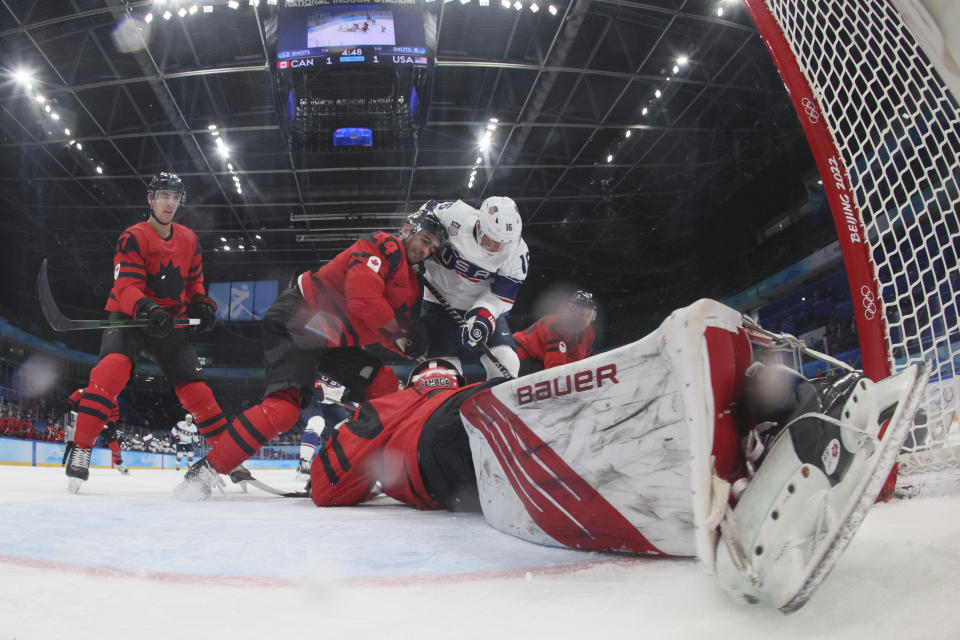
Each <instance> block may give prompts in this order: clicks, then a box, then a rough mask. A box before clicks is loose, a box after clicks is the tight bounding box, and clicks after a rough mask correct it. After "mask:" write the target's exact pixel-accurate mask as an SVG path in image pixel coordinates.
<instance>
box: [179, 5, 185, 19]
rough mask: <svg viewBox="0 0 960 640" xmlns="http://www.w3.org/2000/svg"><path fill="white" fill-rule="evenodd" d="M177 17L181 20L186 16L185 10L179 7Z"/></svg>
mask: <svg viewBox="0 0 960 640" xmlns="http://www.w3.org/2000/svg"><path fill="white" fill-rule="evenodd" d="M177 15H178V16H180V17H181V18H183V17H184V16H186V15H187V10H186V9H184V8H183V7H180V9H179V11H177Z"/></svg>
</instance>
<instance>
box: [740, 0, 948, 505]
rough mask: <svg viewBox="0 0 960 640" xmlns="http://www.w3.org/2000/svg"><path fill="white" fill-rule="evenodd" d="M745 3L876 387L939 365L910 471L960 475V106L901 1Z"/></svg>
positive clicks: (912, 440) (909, 449) (907, 459)
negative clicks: (785, 97)
mask: <svg viewBox="0 0 960 640" xmlns="http://www.w3.org/2000/svg"><path fill="white" fill-rule="evenodd" d="M744 3H745V5H746V7H747V11H748V12H749V14H750V16H751V18H752V19H753V21H754V23H755V24H756V25H757V28H758V30H759V32H760V34H761V36H762V38H763V41H764V43H765V44H766V46H767V48H768V50H769V51H770V54H771V56H772V57H773V60H774V63H775V64H776V66H777V68H778V70H779V72H780V75H781V77H782V78H783V81H784V84H785V85H786V88H787V91H788V93H789V94H790V99H791V101H792V102H793V105H794V108H795V109H796V111H797V114H798V116H799V118H800V122H801V123H802V125H803V129H804V133H805V134H806V137H807V140H808V142H809V144H810V148H811V150H812V152H813V156H814V158H815V160H816V164H817V168H818V170H819V173H820V176H821V178H822V180H823V184H824V189H825V191H826V194H827V198H828V201H829V204H830V209H831V212H832V214H833V220H834V224H835V225H836V228H837V235H838V238H839V242H840V247H841V251H842V254H843V260H844V265H845V269H846V272H847V278H848V281H849V283H850V292H851V299H852V301H853V307H854V313H855V316H856V325H857V333H858V336H859V341H860V350H861V354H862V358H863V371H864V373H865V374H866V375H867V376H869V377H870V378H872V379H875V380H876V379H880V378H883V377H885V376H887V375H889V374H890V373H893V372H896V371H900V370H901V369H903V368H905V367H906V366H908V365H909V364H911V363H913V362H917V361H921V360H924V361H927V362H929V363H930V364H931V368H932V371H933V375H932V377H931V379H930V385H929V388H928V390H927V397H926V399H925V403H924V404H925V412H926V420H927V422H926V424H924V425H921V426H919V427H917V428H915V430H914V432H912V433H911V434H910V435H909V436H908V438H907V443H906V446H905V449H904V454H903V455H901V458H900V467H901V471H907V470H910V469H911V468H917V467H920V468H924V467H930V466H936V465H939V464H941V463H946V464H955V463H957V462H960V455H958V454H957V452H958V451H960V447H958V445H960V433H958V432H960V428H958V424H957V415H958V411H957V406H958V405H957V397H958V395H960V327H958V305H960V301H958V297H960V267H958V257H960V221H958V220H960V107H958V100H957V98H958V96H954V95H952V94H951V93H950V92H949V90H948V89H947V87H946V85H945V84H944V82H943V81H942V80H941V78H940V76H939V75H937V73H936V71H935V69H934V67H933V66H932V65H931V63H930V61H929V60H928V58H927V56H926V55H925V54H924V52H923V51H922V50H921V48H920V47H919V46H918V44H917V42H916V40H915V39H914V37H913V35H912V34H911V33H910V31H909V29H908V28H907V27H906V25H905V23H904V21H903V18H902V17H901V15H900V14H899V13H898V11H897V9H896V8H895V7H894V6H893V4H892V3H891V2H890V1H882V0H744ZM890 488H891V489H892V487H890Z"/></svg>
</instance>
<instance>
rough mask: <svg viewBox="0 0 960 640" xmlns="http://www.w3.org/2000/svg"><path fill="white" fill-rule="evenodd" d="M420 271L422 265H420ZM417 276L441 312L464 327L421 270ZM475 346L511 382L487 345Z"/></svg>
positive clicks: (479, 343) (458, 313) (508, 373)
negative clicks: (444, 312) (438, 304)
mask: <svg viewBox="0 0 960 640" xmlns="http://www.w3.org/2000/svg"><path fill="white" fill-rule="evenodd" d="M421 269H422V265H421ZM419 274H420V275H421V276H422V277H421V278H420V279H421V280H422V281H423V286H425V287H426V288H427V289H429V290H430V293H432V294H433V297H434V298H436V299H437V302H439V303H440V306H441V307H443V310H444V311H446V312H447V315H448V316H450V317H451V318H453V321H454V322H456V323H457V324H458V325H460V326H461V327H463V326H466V324H467V321H466V320H464V319H463V316H462V315H460V312H459V311H457V310H456V309H454V308H453V307H451V306H450V303H449V302H447V299H446V298H444V297H443V295H442V294H441V293H440V292H439V291H438V290H437V288H436V287H435V286H433V283H432V282H430V281H429V280H427V276H426V273H425V272H424V271H423V270H420V271H419ZM477 344H478V345H479V346H480V348H481V349H482V350H483V353H484V354H485V355H486V356H487V357H488V358H490V360H491V361H492V362H493V364H494V366H496V367H497V369H499V370H500V373H502V374H503V377H504V378H506V379H507V380H513V376H512V375H510V372H509V371H508V370H507V368H506V367H505V366H503V363H502V362H500V359H499V358H498V357H497V356H495V355H493V351H491V349H490V347H488V346H487V343H486V342H478V343H477Z"/></svg>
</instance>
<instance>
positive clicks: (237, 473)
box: [228, 464, 254, 493]
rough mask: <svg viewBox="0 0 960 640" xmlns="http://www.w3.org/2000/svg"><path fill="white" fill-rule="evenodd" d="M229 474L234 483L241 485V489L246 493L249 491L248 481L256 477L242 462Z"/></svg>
mask: <svg viewBox="0 0 960 640" xmlns="http://www.w3.org/2000/svg"><path fill="white" fill-rule="evenodd" d="M228 475H229V476H230V481H231V482H233V484H236V485H239V486H240V490H241V491H242V492H244V493H246V492H247V483H248V482H250V481H251V480H253V479H254V478H253V474H252V473H250V471H249V470H248V469H247V468H246V467H245V466H243V465H242V464H238V465H237V466H236V467H234V468H233V469H232V470H231V471H230V473H229V474H228Z"/></svg>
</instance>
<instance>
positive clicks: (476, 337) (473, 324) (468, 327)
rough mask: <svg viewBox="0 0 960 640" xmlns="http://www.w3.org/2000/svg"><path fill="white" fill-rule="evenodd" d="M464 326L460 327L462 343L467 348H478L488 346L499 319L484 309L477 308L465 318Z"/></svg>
mask: <svg viewBox="0 0 960 640" xmlns="http://www.w3.org/2000/svg"><path fill="white" fill-rule="evenodd" d="M463 319H464V324H463V326H461V327H460V342H461V343H462V344H463V345H464V346H466V347H476V346H477V345H478V344H480V343H483V344H486V342H487V339H488V338H489V337H490V334H492V333H493V327H494V326H495V325H496V324H497V319H496V318H494V317H493V314H491V313H490V312H489V311H488V310H486V309H484V308H483V307H475V308H473V309H471V310H470V311H468V312H467V314H466V315H465V316H464V317H463Z"/></svg>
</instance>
